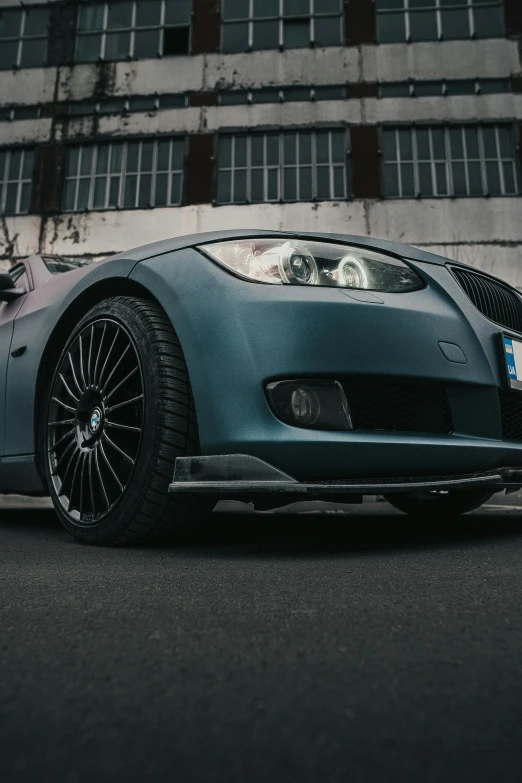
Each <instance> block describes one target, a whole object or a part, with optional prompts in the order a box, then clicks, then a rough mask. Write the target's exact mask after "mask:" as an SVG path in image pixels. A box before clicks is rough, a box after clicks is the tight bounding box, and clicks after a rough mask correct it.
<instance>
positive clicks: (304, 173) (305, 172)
mask: <svg viewBox="0 0 522 783" xmlns="http://www.w3.org/2000/svg"><path fill="white" fill-rule="evenodd" d="M313 195H314V194H313V191H312V167H311V166H305V167H303V166H302V167H301V168H300V169H299V198H300V200H301V201H311V200H312V198H313Z"/></svg>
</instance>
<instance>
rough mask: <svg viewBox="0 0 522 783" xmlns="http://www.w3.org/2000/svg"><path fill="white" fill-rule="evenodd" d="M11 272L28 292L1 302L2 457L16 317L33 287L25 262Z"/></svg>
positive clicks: (0, 403) (0, 399)
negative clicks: (8, 376)
mask: <svg viewBox="0 0 522 783" xmlns="http://www.w3.org/2000/svg"><path fill="white" fill-rule="evenodd" d="M10 272H11V277H12V278H13V282H14V283H15V284H16V286H17V287H18V288H23V289H24V291H25V292H26V293H25V294H24V295H23V296H19V297H18V298H17V299H15V300H14V301H12V302H0V457H2V455H3V454H4V453H5V431H6V426H5V425H6V421H5V394H6V386H7V371H8V365H9V354H10V351H11V342H12V338H13V327H14V319H15V317H16V314H17V313H18V311H19V310H20V307H21V306H22V303H23V301H24V299H25V296H26V295H27V292H28V291H30V289H31V276H30V272H29V271H28V269H27V268H26V266H25V264H23V263H20V264H16V266H14V267H13V268H12V269H11V270H10Z"/></svg>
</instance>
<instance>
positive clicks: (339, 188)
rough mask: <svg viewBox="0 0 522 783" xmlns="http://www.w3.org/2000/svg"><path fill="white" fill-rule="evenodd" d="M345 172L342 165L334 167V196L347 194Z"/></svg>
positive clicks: (339, 196)
mask: <svg viewBox="0 0 522 783" xmlns="http://www.w3.org/2000/svg"><path fill="white" fill-rule="evenodd" d="M345 179H346V178H345V173H344V168H343V167H342V166H336V167H335V168H334V192H333V196H334V198H344V195H345Z"/></svg>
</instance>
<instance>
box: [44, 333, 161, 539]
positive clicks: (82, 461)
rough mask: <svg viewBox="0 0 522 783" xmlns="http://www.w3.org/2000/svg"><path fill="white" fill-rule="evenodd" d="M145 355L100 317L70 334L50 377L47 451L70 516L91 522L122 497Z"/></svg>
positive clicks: (136, 441) (136, 438) (134, 453)
mask: <svg viewBox="0 0 522 783" xmlns="http://www.w3.org/2000/svg"><path fill="white" fill-rule="evenodd" d="M144 394H145V391H144V385H143V375H142V370H141V362H140V359H139V356H138V352H137V350H136V346H135V344H134V341H133V339H132V337H131V335H130V334H129V332H128V331H127V329H126V328H125V327H124V326H123V325H122V324H121V323H118V322H117V321H114V320H111V319H107V318H101V319H98V320H95V321H92V322H91V323H89V324H87V325H86V326H85V327H84V328H83V329H82V330H81V332H79V334H77V335H76V337H75V338H74V339H73V340H72V342H71V344H70V345H69V346H68V348H67V350H66V351H65V354H64V355H63V356H62V360H61V362H60V366H59V368H58V370H57V372H56V375H55V377H54V380H53V388H52V393H51V403H50V405H49V414H48V419H47V456H48V461H49V470H50V474H51V480H52V483H53V488H54V491H55V493H56V497H57V498H58V501H59V503H60V505H61V507H62V508H63V510H64V511H65V513H66V514H67V515H68V517H69V519H70V520H71V521H73V522H74V523H76V524H78V525H94V524H97V523H98V522H100V521H101V520H102V519H104V518H105V517H106V516H107V515H108V514H109V513H110V512H111V511H112V509H113V508H114V507H115V506H116V504H117V503H118V502H119V501H120V500H121V498H122V496H123V495H124V493H125V490H126V488H127V486H128V484H129V481H130V479H131V477H132V474H133V472H134V466H135V464H136V460H137V457H138V453H139V449H140V443H141V435H142V430H143V406H144Z"/></svg>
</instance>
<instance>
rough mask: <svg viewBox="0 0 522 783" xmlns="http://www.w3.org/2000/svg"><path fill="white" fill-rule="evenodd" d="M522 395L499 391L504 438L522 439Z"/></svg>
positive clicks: (511, 439)
mask: <svg viewBox="0 0 522 783" xmlns="http://www.w3.org/2000/svg"><path fill="white" fill-rule="evenodd" d="M521 396H522V395H519V394H517V393H516V392H515V393H513V392H507V391H506V392H499V402H500V417H501V421H502V440H510V441H522V399H521Z"/></svg>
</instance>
